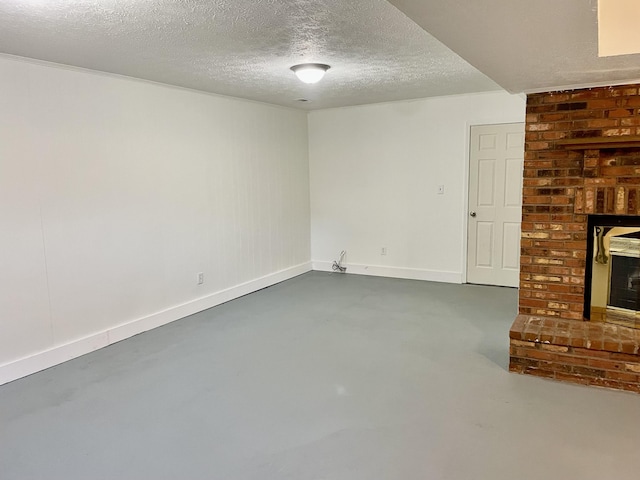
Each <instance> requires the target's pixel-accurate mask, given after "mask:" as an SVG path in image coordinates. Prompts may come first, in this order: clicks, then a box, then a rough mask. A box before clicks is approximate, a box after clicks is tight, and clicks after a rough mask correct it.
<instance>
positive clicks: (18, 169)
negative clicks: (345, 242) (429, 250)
mask: <svg viewBox="0 0 640 480" xmlns="http://www.w3.org/2000/svg"><path fill="white" fill-rule="evenodd" d="M308 179H309V171H308V145H307V117H306V113H305V112H301V111H295V110H290V109H285V108H280V107H274V106H268V105H263V104H258V103H253V102H247V101H242V100H235V99H230V98H224V97H216V96H212V95H206V94H200V93H196V92H192V91H187V90H180V89H175V88H170V87H166V86H161V85H155V84H151V83H147V82H142V81H137V80H132V79H126V78H120V77H114V76H108V75H101V74H97V73H92V72H87V71H79V70H72V69H65V68H61V67H54V66H48V65H43V64H38V63H35V62H27V61H20V60H18V59H14V58H7V57H0V225H1V226H2V228H1V234H0V292H1V293H0V383H3V382H6V381H9V380H11V379H13V378H17V377H19V376H21V375H25V374H28V373H31V372H32V371H37V370H39V369H41V368H44V367H47V366H49V365H52V364H55V363H59V362H60V361H63V360H65V359H68V358H71V357H74V356H77V355H80V354H82V353H86V352H87V351H90V350H93V349H95V348H99V347H102V346H104V345H107V344H109V343H112V342H114V341H117V340H120V339H122V338H126V337H127V336H130V335H132V334H135V333H138V332H139V331H143V330H145V329H148V328H152V327H154V326H157V325H160V324H163V323H166V322H168V321H172V320H175V319H177V318H180V317H182V316H184V315H188V314H190V313H193V312H195V311H198V310H201V309H204V308H208V307H210V306H213V305H215V304H218V303H220V302H222V301H226V300H228V299H230V298H233V297H235V296H238V295H241V294H244V293H248V292H249V291H252V290H254V289H257V288H261V287H264V286H266V285H268V284H271V283H274V282H277V281H279V280H282V279H284V278H288V277H290V276H293V275H296V274H299V273H302V272H304V271H307V270H309V269H310V263H309V260H310V247H309V228H310V225H309V180H308ZM198 272H203V273H204V275H205V284H204V285H202V286H198V285H197V284H196V283H197V282H196V280H197V273H198Z"/></svg>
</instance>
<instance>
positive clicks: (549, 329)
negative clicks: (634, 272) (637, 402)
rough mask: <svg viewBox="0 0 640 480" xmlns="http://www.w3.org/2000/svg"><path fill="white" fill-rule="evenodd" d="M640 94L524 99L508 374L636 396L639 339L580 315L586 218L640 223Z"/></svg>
mask: <svg viewBox="0 0 640 480" xmlns="http://www.w3.org/2000/svg"><path fill="white" fill-rule="evenodd" d="M639 89H640V84H638V85H626V86H619V87H603V88H592V89H583V90H573V91H563V92H551V93H541V94H534V95H529V96H528V98H527V122H526V143H525V159H524V185H523V202H522V203H523V206H522V239H521V259H520V291H519V292H520V298H519V315H518V317H517V318H516V320H515V322H514V324H513V327H512V329H511V332H510V338H511V361H510V370H511V371H514V372H518V373H524V374H532V375H538V376H545V377H549V378H555V379H557V380H564V381H571V382H574V383H583V384H587V385H596V386H604V387H610V388H618V389H624V390H631V391H636V392H639V393H640V375H639V374H640V354H639V351H638V349H639V341H640V330H634V329H629V328H626V327H622V326H615V325H608V324H599V323H595V322H585V321H584V320H585V319H584V312H583V309H584V296H585V285H586V281H585V268H586V261H587V258H586V257H587V228H586V227H587V218H588V217H587V216H588V215H599V214H600V215H633V216H636V215H639V214H640V111H639V107H640V91H639Z"/></svg>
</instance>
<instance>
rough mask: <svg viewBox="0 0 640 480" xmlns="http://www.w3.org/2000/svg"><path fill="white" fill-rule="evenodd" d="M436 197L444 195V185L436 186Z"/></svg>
mask: <svg viewBox="0 0 640 480" xmlns="http://www.w3.org/2000/svg"><path fill="white" fill-rule="evenodd" d="M438 195H444V185H438Z"/></svg>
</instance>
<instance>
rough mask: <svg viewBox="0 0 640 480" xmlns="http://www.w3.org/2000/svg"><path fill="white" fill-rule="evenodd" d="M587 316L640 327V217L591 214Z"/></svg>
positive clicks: (586, 297) (589, 224)
mask: <svg viewBox="0 0 640 480" xmlns="http://www.w3.org/2000/svg"><path fill="white" fill-rule="evenodd" d="M587 228H588V232H589V234H588V237H587V238H588V240H587V242H588V243H587V265H586V282H585V287H586V289H585V308H584V316H585V318H586V319H589V320H593V321H602V322H607V323H614V324H618V325H625V326H630V327H635V328H640V217H637V216H629V215H590V216H589V218H588V222H587Z"/></svg>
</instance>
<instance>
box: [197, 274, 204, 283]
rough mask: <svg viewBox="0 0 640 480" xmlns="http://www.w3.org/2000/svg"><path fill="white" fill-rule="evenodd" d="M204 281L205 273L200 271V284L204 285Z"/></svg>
mask: <svg viewBox="0 0 640 480" xmlns="http://www.w3.org/2000/svg"><path fill="white" fill-rule="evenodd" d="M203 283H204V273H202V272H200V273H198V285H202V284H203Z"/></svg>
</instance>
